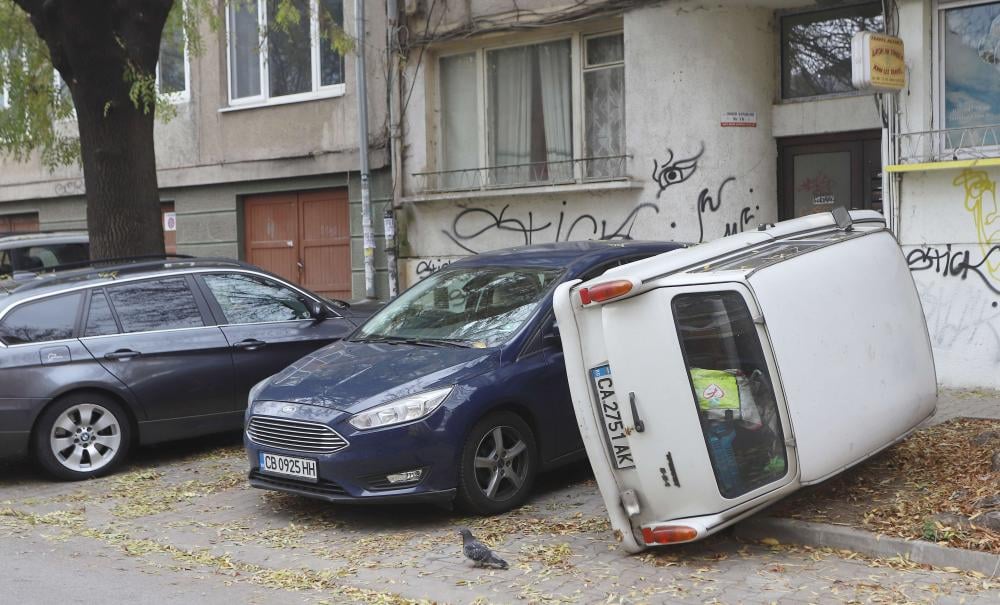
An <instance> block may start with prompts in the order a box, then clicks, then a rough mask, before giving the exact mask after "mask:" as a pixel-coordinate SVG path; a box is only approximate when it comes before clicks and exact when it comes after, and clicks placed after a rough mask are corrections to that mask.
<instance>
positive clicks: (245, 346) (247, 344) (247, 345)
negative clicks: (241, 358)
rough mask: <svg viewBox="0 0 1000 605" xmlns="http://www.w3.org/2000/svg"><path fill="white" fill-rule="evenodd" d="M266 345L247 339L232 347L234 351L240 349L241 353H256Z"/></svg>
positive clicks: (260, 341) (253, 339) (259, 341)
mask: <svg viewBox="0 0 1000 605" xmlns="http://www.w3.org/2000/svg"><path fill="white" fill-rule="evenodd" d="M266 344H267V343H266V342H264V341H263V340H257V339H256V338H247V339H246V340H241V341H239V342H238V343H236V344H234V345H233V348H234V349H240V350H242V351H256V350H257V349H259V348H261V347H263V346H264V345H266Z"/></svg>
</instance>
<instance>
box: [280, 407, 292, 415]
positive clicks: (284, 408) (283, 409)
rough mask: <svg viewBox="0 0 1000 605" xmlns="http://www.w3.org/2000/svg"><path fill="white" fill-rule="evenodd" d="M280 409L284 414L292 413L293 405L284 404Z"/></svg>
mask: <svg viewBox="0 0 1000 605" xmlns="http://www.w3.org/2000/svg"><path fill="white" fill-rule="evenodd" d="M281 411H282V412H283V413H285V414H291V413H294V412H295V406H294V405H286V406H285V407H283V408H281Z"/></svg>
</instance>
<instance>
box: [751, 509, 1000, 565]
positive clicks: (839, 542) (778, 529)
mask: <svg viewBox="0 0 1000 605" xmlns="http://www.w3.org/2000/svg"><path fill="white" fill-rule="evenodd" d="M733 533H734V534H735V535H736V536H737V537H739V538H742V539H744V540H748V541H759V540H761V539H762V538H774V539H776V540H778V541H779V542H782V543H786V544H802V545H805V546H820V547H829V548H837V549H847V550H852V551H855V552H859V553H861V554H865V555H872V556H876V557H884V556H897V555H901V556H905V557H907V558H909V559H910V560H911V561H913V562H914V563H923V564H926V565H932V566H934V567H955V568H958V569H962V570H965V571H975V572H978V573H981V574H984V575H986V577H988V578H994V577H998V576H1000V555H992V554H989V553H985V552H976V551H971V550H964V549H960V548H951V547H948V546H940V545H938V544H934V543H933V542H925V541H923V540H903V539H901V538H892V537H889V536H883V535H878V534H873V533H869V532H866V531H863V530H860V529H854V528H853V527H845V526H841V525H829V524H826V523H812V522H809V521H799V520H797V519H778V518H775V517H767V516H757V517H751V518H749V519H747V520H746V521H743V522H741V523H737V524H736V525H735V526H734V527H733Z"/></svg>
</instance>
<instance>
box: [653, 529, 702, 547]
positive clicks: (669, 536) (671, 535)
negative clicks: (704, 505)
mask: <svg viewBox="0 0 1000 605" xmlns="http://www.w3.org/2000/svg"><path fill="white" fill-rule="evenodd" d="M697 537H698V530H697V529H695V528H693V527H688V526H686V525H658V526H656V527H643V528H642V539H643V541H644V542H646V544H674V543H676V542H690V541H691V540H694V539H695V538H697Z"/></svg>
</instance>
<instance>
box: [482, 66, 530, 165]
mask: <svg viewBox="0 0 1000 605" xmlns="http://www.w3.org/2000/svg"><path fill="white" fill-rule="evenodd" d="M531 50H532V48H531V47H530V46H522V47H518V48H507V49H503V50H497V51H492V52H490V53H489V60H488V66H487V68H488V69H489V71H490V73H489V90H490V101H491V103H492V106H491V107H490V126H491V133H490V135H491V136H490V164H491V165H492V166H509V165H511V164H527V163H528V162H530V161H531V118H532V115H531V101H532V97H531V95H532V86H531V76H532V69H531V64H532V60H531V58H532V53H531ZM527 176H528V168H527V167H524V168H500V169H497V170H494V171H493V175H492V179H491V180H492V181H493V182H495V183H497V184H513V183H519V182H524V181H526V180H527Z"/></svg>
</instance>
